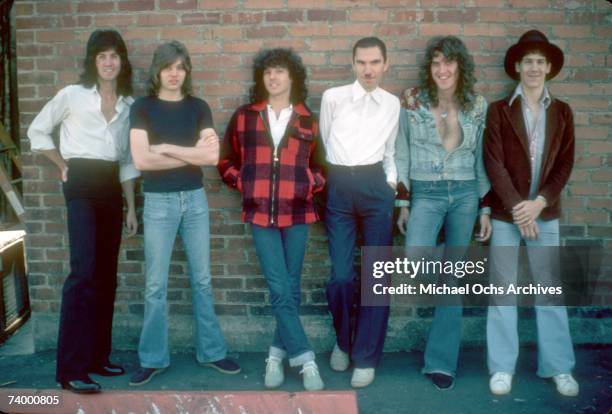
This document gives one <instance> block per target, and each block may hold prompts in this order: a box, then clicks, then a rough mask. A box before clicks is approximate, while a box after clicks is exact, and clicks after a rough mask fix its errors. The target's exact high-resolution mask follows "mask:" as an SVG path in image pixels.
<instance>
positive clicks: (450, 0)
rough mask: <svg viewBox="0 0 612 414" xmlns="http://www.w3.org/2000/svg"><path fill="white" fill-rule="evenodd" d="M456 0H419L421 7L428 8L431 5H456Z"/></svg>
mask: <svg viewBox="0 0 612 414" xmlns="http://www.w3.org/2000/svg"><path fill="white" fill-rule="evenodd" d="M456 6H457V1H456V0H421V7H422V8H424V9H429V8H431V7H456Z"/></svg>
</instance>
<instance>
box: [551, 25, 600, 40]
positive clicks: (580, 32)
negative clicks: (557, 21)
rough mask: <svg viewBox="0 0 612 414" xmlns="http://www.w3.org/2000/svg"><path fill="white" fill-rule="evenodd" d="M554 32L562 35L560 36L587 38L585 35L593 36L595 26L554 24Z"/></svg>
mask: <svg viewBox="0 0 612 414" xmlns="http://www.w3.org/2000/svg"><path fill="white" fill-rule="evenodd" d="M553 34H554V36H556V37H560V38H572V37H578V38H585V37H591V36H593V28H592V27H591V26H586V25H584V26H578V25H571V26H566V25H563V26H553Z"/></svg>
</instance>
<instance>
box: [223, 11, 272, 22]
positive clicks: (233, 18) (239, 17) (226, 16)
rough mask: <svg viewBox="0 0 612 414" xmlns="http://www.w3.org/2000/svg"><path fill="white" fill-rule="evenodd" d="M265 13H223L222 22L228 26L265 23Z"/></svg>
mask: <svg viewBox="0 0 612 414" xmlns="http://www.w3.org/2000/svg"><path fill="white" fill-rule="evenodd" d="M263 16H264V14H263V13H260V12H249V13H223V15H222V16H221V20H222V21H223V23H226V24H257V23H261V22H262V21H263Z"/></svg>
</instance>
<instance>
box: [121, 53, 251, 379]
mask: <svg viewBox="0 0 612 414" xmlns="http://www.w3.org/2000/svg"><path fill="white" fill-rule="evenodd" d="M149 73H150V80H149V83H150V85H149V96H147V97H143V98H140V99H138V100H137V101H136V102H135V103H134V105H133V106H132V110H131V113H130V142H131V144H132V155H133V158H134V164H135V165H136V168H138V169H139V170H141V171H142V172H143V178H144V184H143V186H144V194H145V206H144V214H143V218H144V250H145V272H146V287H145V307H144V324H143V327H142V334H141V336H140V343H139V346H138V356H139V358H140V366H141V368H140V369H139V370H138V371H137V372H136V373H135V374H134V375H132V377H131V379H130V385H143V384H146V383H147V382H149V381H150V380H151V378H152V377H153V376H154V375H156V374H158V373H161V372H162V371H163V370H164V369H165V368H166V367H168V366H169V365H170V354H169V350H168V324H167V290H168V271H169V267H170V258H171V256H172V248H173V246H174V239H175V238H176V234H177V233H178V234H180V236H181V239H182V241H183V245H184V248H185V252H186V253H187V260H188V262H189V275H190V279H191V288H192V295H193V296H192V300H193V308H194V315H195V318H196V323H195V327H196V330H195V336H196V359H197V360H198V362H199V363H200V364H202V365H205V366H209V367H212V368H215V369H217V370H219V371H221V372H224V373H228V374H236V373H238V372H240V367H239V366H238V364H236V363H235V362H234V361H231V360H229V359H227V358H226V354H227V348H226V346H225V342H224V340H223V334H222V332H221V329H220V327H219V323H218V321H217V316H216V315H215V310H214V304H213V296H212V288H211V274H210V240H209V237H210V230H209V215H208V203H207V200H206V193H205V192H204V188H203V187H202V170H201V168H200V167H201V166H203V165H215V164H216V163H217V161H218V159H219V138H218V137H217V134H216V133H215V131H214V129H213V122H212V114H211V111H210V108H209V106H208V104H207V103H206V102H204V101H203V100H201V99H198V98H196V97H193V96H191V94H190V93H191V76H190V73H191V61H190V59H189V54H188V53H187V50H186V49H185V47H184V46H183V45H182V44H181V43H179V42H176V41H173V42H170V43H166V44H163V45H161V46H159V47H158V48H157V50H156V51H155V54H154V56H153V62H152V63H151V68H150V70H149Z"/></svg>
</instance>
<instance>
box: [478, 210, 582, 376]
mask: <svg viewBox="0 0 612 414" xmlns="http://www.w3.org/2000/svg"><path fill="white" fill-rule="evenodd" d="M536 223H537V224H538V227H539V230H540V234H539V237H538V239H537V240H525V244H526V246H527V256H528V258H529V265H530V267H531V273H532V274H533V277H534V283H538V281H543V282H545V283H546V282H549V281H551V280H553V278H554V277H556V276H557V275H558V274H559V273H558V267H557V266H558V256H556V254H555V253H554V251H553V250H548V249H537V247H544V246H558V245H559V220H549V221H543V220H540V219H537V220H536ZM520 242H521V234H520V232H519V229H518V227H517V226H516V225H514V224H513V223H507V222H504V221H501V220H493V233H492V235H491V265H490V266H491V268H490V272H491V274H490V278H491V281H492V283H495V284H499V285H504V286H507V285H508V284H510V283H516V280H517V267H518V253H519V250H518V246H519V245H520ZM499 246H506V247H504V248H502V249H496V248H495V247H499ZM511 247H516V249H512V248H511ZM530 247H536V248H535V249H530ZM551 255H552V257H551ZM535 311H536V325H537V330H538V331H537V332H538V335H537V338H538V372H537V374H538V375H539V376H540V377H544V378H548V377H552V376H554V375H558V374H567V373H569V372H571V370H572V368H573V367H574V365H575V358H574V349H573V347H572V338H571V336H570V331H569V323H568V320H567V310H566V308H565V306H535ZM518 353H519V338H518V331H517V311H516V306H489V309H488V313H487V364H488V366H489V372H490V373H491V374H493V373H495V372H500V371H501V372H508V373H510V374H513V373H514V369H515V366H516V360H517V358H518Z"/></svg>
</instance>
